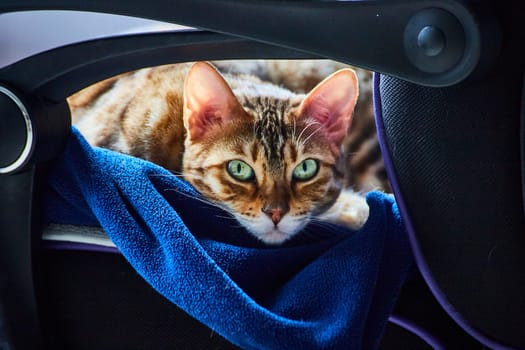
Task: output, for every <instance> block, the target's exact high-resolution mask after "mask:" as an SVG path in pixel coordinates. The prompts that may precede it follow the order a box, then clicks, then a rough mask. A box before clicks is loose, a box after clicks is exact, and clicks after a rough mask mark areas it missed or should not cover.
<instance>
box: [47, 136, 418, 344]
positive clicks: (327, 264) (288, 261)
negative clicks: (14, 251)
mask: <svg viewBox="0 0 525 350" xmlns="http://www.w3.org/2000/svg"><path fill="white" fill-rule="evenodd" d="M367 200H368V203H369V205H370V218H369V220H368V222H367V223H366V225H365V226H364V227H363V228H362V229H361V230H359V231H357V232H355V231H351V230H347V229H344V228H341V227H336V226H332V227H330V226H328V225H322V226H319V225H318V224H310V225H309V226H308V227H307V228H306V229H305V230H306V231H307V232H308V234H305V235H299V236H298V237H297V238H295V239H292V240H291V241H290V242H287V243H286V244H284V245H282V246H278V247H268V246H265V245H264V244H262V243H260V242H258V241H257V240H256V239H255V238H253V237H252V236H251V235H250V234H249V233H247V232H246V231H245V230H244V229H243V228H240V227H239V225H238V224H237V222H235V221H234V220H233V219H231V218H228V217H227V215H226V213H224V212H223V211H221V210H220V209H218V208H216V207H214V206H211V205H207V204H206V203H203V202H202V201H200V200H198V194H197V192H196V191H195V190H194V189H193V188H192V187H191V186H190V185H189V184H187V183H186V182H184V181H183V180H181V179H179V178H177V177H175V176H173V175H172V174H171V173H169V172H168V171H166V170H164V169H162V168H160V167H158V166H156V165H154V164H152V163H150V162H146V161H143V160H140V159H137V158H134V157H130V156H126V155H122V154H118V153H116V152H112V151H108V150H104V149H98V148H92V147H91V146H89V145H88V144H87V143H86V141H85V140H84V139H83V137H82V136H81V135H80V133H79V132H78V131H77V130H75V129H73V132H72V135H71V137H70V140H69V141H68V145H67V147H66V150H65V152H64V153H63V155H62V156H61V158H60V159H59V160H57V161H56V163H55V164H54V165H53V167H52V169H51V171H50V173H49V177H48V186H47V189H46V197H45V215H46V220H47V222H53V223H64V224H78V225H100V226H101V227H102V228H104V229H105V231H106V232H107V234H108V235H109V237H110V238H111V239H112V241H113V242H114V243H115V245H116V246H117V247H118V249H119V250H120V251H121V253H122V254H123V255H124V257H125V258H126V259H127V260H128V261H129V263H130V264H131V265H132V266H133V268H135V269H136V271H137V272H138V273H139V274H140V275H141V276H142V277H143V278H144V279H145V280H146V281H147V282H148V283H149V284H150V285H151V286H153V288H155V289H156V290H157V291H158V292H159V293H160V294H162V295H163V296H164V297H166V298H167V299H169V300H170V301H171V302H173V303H175V304H176V305H178V306H179V307H180V308H182V309H183V310H185V311H186V312H187V313H189V314H190V315H192V316H193V317H195V318H196V319H198V320H199V321H201V322H203V323H204V324H206V325H207V326H209V327H210V328H212V329H213V330H214V331H215V332H217V333H219V334H221V335H222V336H223V337H225V338H226V339H228V340H229V341H231V342H232V343H234V344H236V345H238V346H240V347H242V348H246V349H303V350H304V349H374V348H376V347H377V345H378V343H379V341H380V337H381V334H382V332H383V330H384V327H385V325H386V322H387V319H388V316H389V315H390V312H391V309H392V307H393V305H394V303H395V300H396V297H397V295H398V293H399V290H400V288H401V286H402V284H403V281H404V280H405V278H406V276H407V272H408V270H409V269H410V267H411V266H412V256H411V252H410V248H409V244H408V240H407V237H406V234H405V230H404V227H403V224H402V222H401V218H400V215H399V212H398V208H397V206H396V204H395V201H394V199H393V198H392V197H391V196H388V195H385V194H383V193H380V192H373V193H370V194H369V195H368V197H367Z"/></svg>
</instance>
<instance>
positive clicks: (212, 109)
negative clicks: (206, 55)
mask: <svg viewBox="0 0 525 350" xmlns="http://www.w3.org/2000/svg"><path fill="white" fill-rule="evenodd" d="M242 113H244V111H243V109H242V106H241V105H240V104H239V101H237V98H236V97H235V95H234V94H233V92H232V90H231V89H230V87H229V86H228V83H226V81H225V80H224V78H223V77H222V76H221V75H220V73H219V72H217V70H216V69H215V68H213V67H212V66H211V65H210V64H208V63H205V62H197V63H195V64H194V65H193V66H192V67H191V69H190V71H189V72H188V74H187V75H186V80H185V82H184V126H185V127H186V130H187V131H188V133H189V136H190V139H191V140H194V141H195V140H198V139H199V138H201V137H202V136H204V135H205V134H206V132H207V131H208V130H210V129H211V128H212V127H214V126H216V125H222V124H224V123H227V122H229V121H231V120H232V119H233V118H235V117H238V116H239V114H242Z"/></svg>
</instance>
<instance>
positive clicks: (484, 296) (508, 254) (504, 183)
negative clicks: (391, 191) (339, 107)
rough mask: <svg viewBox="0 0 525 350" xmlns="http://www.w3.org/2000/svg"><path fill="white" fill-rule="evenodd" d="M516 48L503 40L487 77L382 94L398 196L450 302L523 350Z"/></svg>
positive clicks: (396, 85) (395, 86)
mask: <svg viewBox="0 0 525 350" xmlns="http://www.w3.org/2000/svg"><path fill="white" fill-rule="evenodd" d="M505 34H512V33H505ZM518 38H519V36H518ZM516 40H517V38H516V36H513V35H507V36H505V41H504V43H503V47H504V49H503V52H502V55H501V57H500V60H499V61H498V62H497V64H496V66H495V67H496V68H495V69H494V70H493V71H492V73H490V74H486V75H485V76H484V77H483V78H480V79H477V80H474V79H471V80H470V81H466V82H464V83H462V84H460V85H457V86H453V87H448V88H426V87H421V86H417V85H414V84H411V83H408V82H404V81H401V80H399V79H396V78H392V77H388V76H382V77H381V81H380V93H381V99H382V115H383V122H384V125H385V132H386V136H387V138H386V143H387V144H388V148H389V153H390V155H391V158H392V160H393V168H394V169H393V170H394V172H395V174H396V176H395V177H396V178H397V182H398V184H399V188H398V190H399V193H400V194H401V198H402V199H403V201H404V202H405V204H406V213H407V214H408V216H409V217H410V221H411V222H412V224H413V227H414V229H415V232H416V233H417V240H418V241H419V245H420V248H421V252H422V254H423V256H424V258H425V260H426V263H427V264H428V267H429V271H430V275H431V276H432V277H433V278H434V279H435V281H436V282H437V286H438V287H439V289H440V290H441V291H442V292H443V295H444V298H443V300H446V301H448V302H450V303H451V305H452V307H453V308H454V309H455V310H456V311H457V313H458V314H459V315H460V317H462V318H464V319H465V320H466V322H465V323H466V324H467V326H469V327H471V328H472V329H475V330H476V331H477V332H478V333H480V334H483V335H484V336H486V337H487V338H489V339H491V340H493V341H496V342H501V343H503V344H506V345H510V346H513V347H517V348H525V337H524V336H523V325H525V312H524V310H525V223H524V218H523V204H522V203H523V202H522V195H521V193H522V192H521V164H520V117H519V116H520V98H521V89H522V79H523V61H524V57H523V54H519V55H518V52H517V51H514V50H512V49H505V48H513V47H514V48H515V47H517V46H516V44H517V43H516ZM449 310H450V309H449ZM464 325H465V324H464Z"/></svg>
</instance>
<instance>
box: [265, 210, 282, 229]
mask: <svg viewBox="0 0 525 350" xmlns="http://www.w3.org/2000/svg"><path fill="white" fill-rule="evenodd" d="M262 211H263V212H264V213H265V214H266V215H268V216H269V217H270V219H272V222H273V224H274V225H277V224H278V223H279V222H280V221H281V219H282V217H283V215H284V214H286V213H285V211H284V210H283V209H282V208H263V209H262Z"/></svg>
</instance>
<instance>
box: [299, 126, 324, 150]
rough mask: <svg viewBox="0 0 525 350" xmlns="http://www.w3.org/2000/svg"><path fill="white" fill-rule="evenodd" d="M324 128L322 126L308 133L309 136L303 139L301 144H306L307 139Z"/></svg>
mask: <svg viewBox="0 0 525 350" xmlns="http://www.w3.org/2000/svg"><path fill="white" fill-rule="evenodd" d="M322 128H323V127H322V126H320V127H319V128H318V129H316V130H314V131H313V132H312V133H311V134H310V135H308V137H307V138H305V139H304V140H303V142H301V146H304V144H305V143H306V141H308V140H309V139H310V138H311V137H312V136H314V135H315V134H317V132H318V131H319V130H321V129H322Z"/></svg>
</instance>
